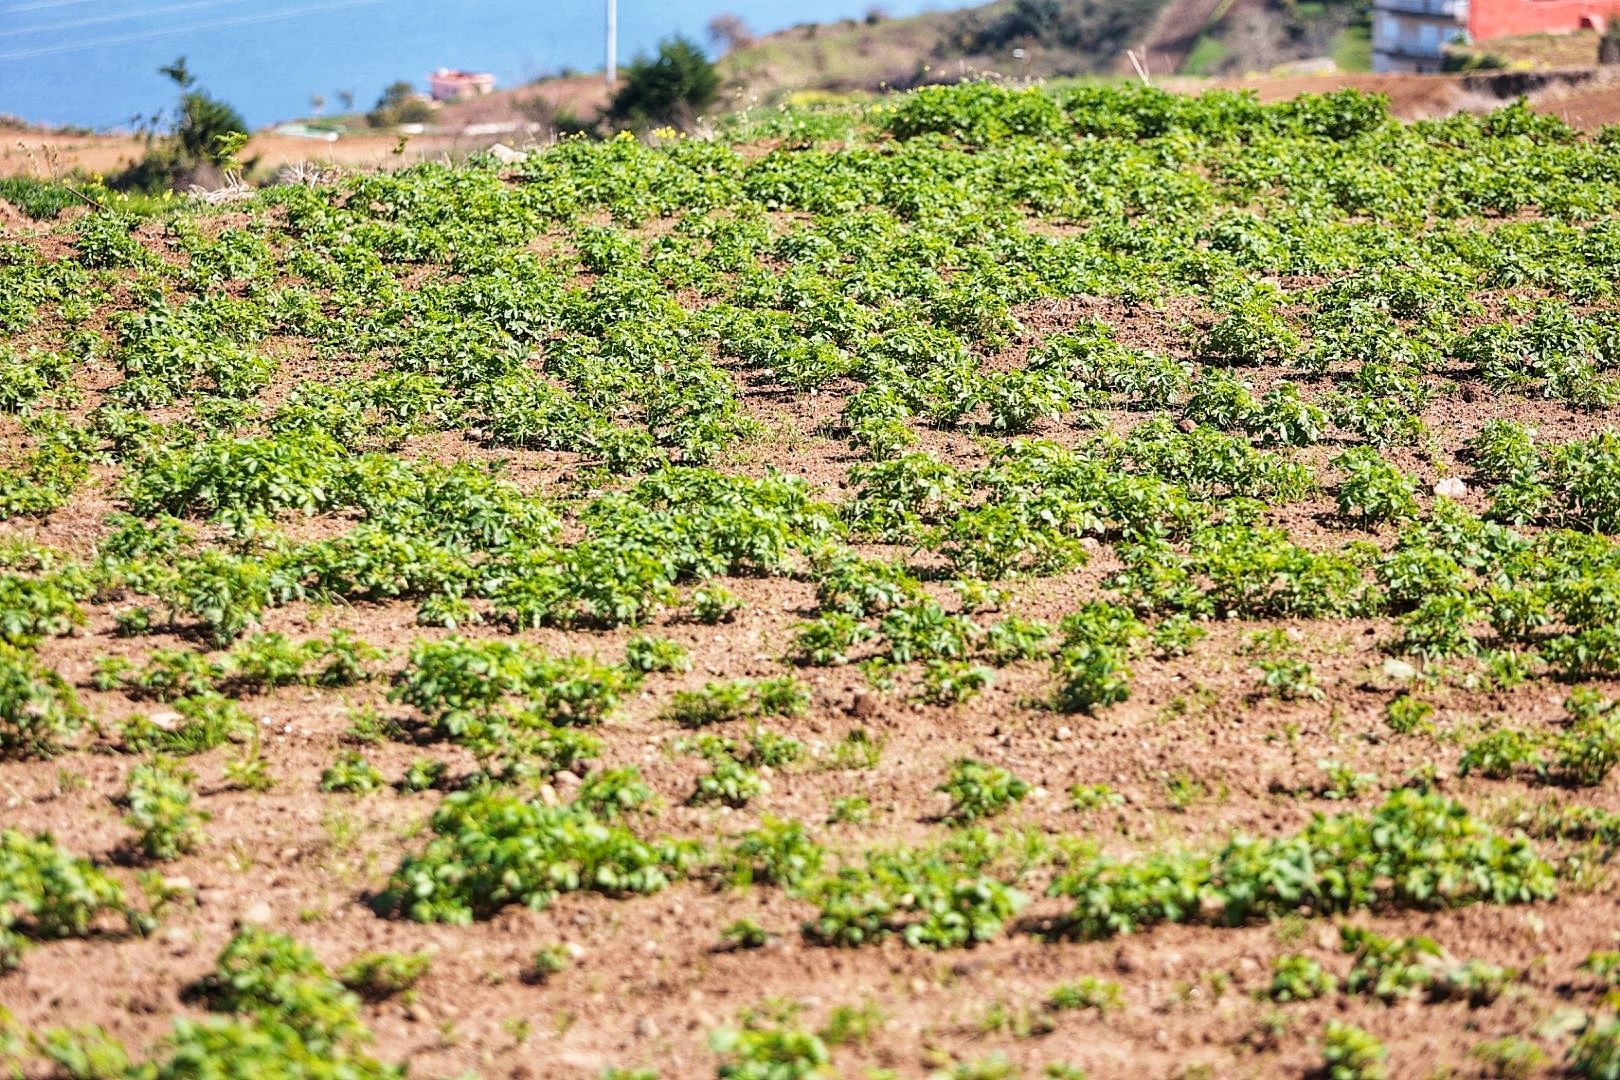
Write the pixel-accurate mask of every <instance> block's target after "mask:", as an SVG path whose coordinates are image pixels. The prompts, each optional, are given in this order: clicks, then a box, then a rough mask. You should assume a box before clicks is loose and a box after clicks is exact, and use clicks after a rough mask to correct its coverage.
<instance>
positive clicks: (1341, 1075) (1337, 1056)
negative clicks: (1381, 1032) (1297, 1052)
mask: <svg viewBox="0 0 1620 1080" xmlns="http://www.w3.org/2000/svg"><path fill="white" fill-rule="evenodd" d="M1388 1056H1389V1051H1387V1050H1385V1049H1384V1044H1383V1043H1381V1042H1379V1041H1378V1040H1377V1039H1376V1038H1374V1037H1373V1036H1372V1035H1369V1034H1368V1033H1367V1032H1365V1031H1363V1030H1362V1029H1361V1028H1358V1027H1354V1026H1352V1025H1350V1024H1345V1023H1341V1022H1340V1021H1337V1020H1330V1021H1328V1026H1327V1029H1326V1030H1325V1031H1324V1032H1323V1033H1322V1061H1323V1070H1324V1072H1325V1075H1326V1076H1327V1077H1328V1078H1329V1080H1383V1078H1384V1077H1386V1076H1388V1075H1389V1070H1388V1068H1387V1067H1386V1066H1385V1064H1384V1062H1385V1060H1386V1059H1387V1058H1388Z"/></svg>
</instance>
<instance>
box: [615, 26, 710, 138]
mask: <svg viewBox="0 0 1620 1080" xmlns="http://www.w3.org/2000/svg"><path fill="white" fill-rule="evenodd" d="M719 96H720V74H719V72H717V71H715V69H714V65H713V64H711V63H710V62H709V58H708V57H707V56H704V55H703V50H702V49H700V48H698V46H697V45H696V44H694V43H693V42H691V41H689V40H688V39H686V38H684V37H681V36H680V35H676V36H675V37H673V38H670V39H668V40H667V41H662V42H659V45H658V55H657V56H653V57H645V56H638V57H636V59H635V60H634V61H633V62H632V63H631V64H630V67H629V68H628V69H627V70H626V72H625V78H624V85H623V86H621V87H619V90H618V92H617V93H615V94H614V95H613V101H612V103H611V104H609V106H608V111H607V116H608V119H609V120H610V121H612V122H614V123H616V124H621V125H629V126H632V127H645V126H651V125H656V124H673V125H676V126H678V127H684V126H687V125H689V124H690V123H691V122H692V121H693V120H694V119H696V117H697V115H698V114H699V113H700V112H702V111H703V110H704V109H706V108H708V107H709V106H710V105H713V104H714V101H715V99H716V98H718V97H719Z"/></svg>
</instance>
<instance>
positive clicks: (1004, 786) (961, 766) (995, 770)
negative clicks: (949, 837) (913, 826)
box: [934, 758, 1029, 822]
mask: <svg viewBox="0 0 1620 1080" xmlns="http://www.w3.org/2000/svg"><path fill="white" fill-rule="evenodd" d="M934 790H935V791H938V792H940V793H941V794H944V795H947V796H949V797H950V800H951V807H950V809H949V810H947V811H946V813H945V816H946V817H947V818H949V819H951V820H953V821H958V822H971V821H977V820H978V819H980V818H985V817H994V816H996V815H997V814H1001V813H1004V812H1005V811H1006V810H1008V809H1009V808H1011V807H1012V806H1014V805H1015V804H1017V803H1019V802H1022V801H1023V799H1024V796H1026V795H1028V794H1029V785H1028V784H1026V783H1025V782H1024V781H1022V780H1020V779H1019V778H1018V777H1016V776H1014V775H1013V774H1012V773H1010V772H1008V771H1007V770H1006V769H1003V768H999V767H997V766H994V765H986V764H985V763H984V762H982V761H974V760H973V759H971V758H959V759H958V760H957V761H956V762H954V763H953V764H952V765H951V771H950V775H949V776H948V777H946V779H945V782H944V783H943V784H940V785H939V787H937V788H935V789H934Z"/></svg>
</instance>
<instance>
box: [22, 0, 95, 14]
mask: <svg viewBox="0 0 1620 1080" xmlns="http://www.w3.org/2000/svg"><path fill="white" fill-rule="evenodd" d="M94 2H95V0H36V2H35V3H32V4H18V5H17V6H16V7H9V8H0V15H21V14H22V13H23V12H25V11H49V10H51V9H52V8H64V7H78V6H79V5H80V4H91V3H94Z"/></svg>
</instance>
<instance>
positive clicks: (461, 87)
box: [428, 68, 495, 101]
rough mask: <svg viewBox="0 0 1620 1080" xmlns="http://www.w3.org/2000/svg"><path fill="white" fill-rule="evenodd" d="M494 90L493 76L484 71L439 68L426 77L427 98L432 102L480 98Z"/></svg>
mask: <svg viewBox="0 0 1620 1080" xmlns="http://www.w3.org/2000/svg"><path fill="white" fill-rule="evenodd" d="M493 89H495V76H493V75H491V74H489V73H488V72H486V71H456V70H454V69H452V68H440V69H439V70H438V71H435V72H434V73H433V74H431V75H429V76H428V96H430V97H431V98H433V100H434V101H460V100H461V99H462V98H470V97H482V96H483V95H485V94H487V93H489V92H490V91H491V90H493Z"/></svg>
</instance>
